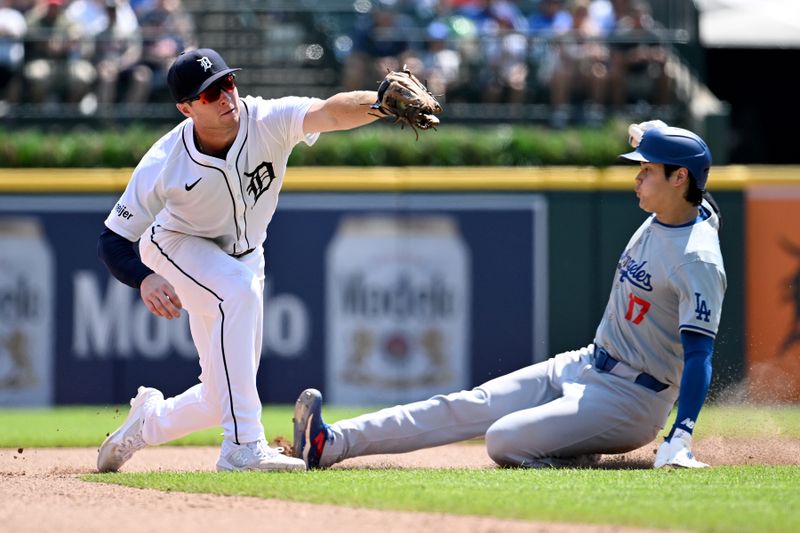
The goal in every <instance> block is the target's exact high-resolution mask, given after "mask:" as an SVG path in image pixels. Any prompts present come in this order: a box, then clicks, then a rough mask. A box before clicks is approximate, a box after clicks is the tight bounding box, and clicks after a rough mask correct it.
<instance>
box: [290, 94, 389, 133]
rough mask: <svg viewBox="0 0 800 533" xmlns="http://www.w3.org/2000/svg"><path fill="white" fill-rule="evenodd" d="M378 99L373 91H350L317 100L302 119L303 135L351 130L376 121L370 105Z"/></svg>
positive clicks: (376, 117) (376, 118)
mask: <svg viewBox="0 0 800 533" xmlns="http://www.w3.org/2000/svg"><path fill="white" fill-rule="evenodd" d="M377 97H378V93H377V92H375V91H350V92H342V93H338V94H335V95H333V96H331V97H330V98H328V99H327V100H317V101H315V102H314V103H312V104H311V107H309V108H308V111H307V112H306V115H305V118H304V119H303V133H305V134H308V133H324V132H326V131H339V130H351V129H353V128H358V127H359V126H364V125H366V124H369V123H370V122H374V121H376V120H378V118H379V117H378V116H376V115H375V114H374V111H372V110H371V109H370V105H372V103H373V102H374V101H375V99H376V98H377Z"/></svg>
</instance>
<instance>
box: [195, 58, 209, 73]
mask: <svg viewBox="0 0 800 533" xmlns="http://www.w3.org/2000/svg"><path fill="white" fill-rule="evenodd" d="M197 62H198V63H200V66H201V67H203V72H205V71H207V70H208V69H210V68H211V60H210V59H209V58H207V57H206V56H203V57H201V58H200V59H198V60H197Z"/></svg>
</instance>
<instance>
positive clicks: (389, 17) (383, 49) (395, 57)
mask: <svg viewBox="0 0 800 533" xmlns="http://www.w3.org/2000/svg"><path fill="white" fill-rule="evenodd" d="M414 27H415V26H414V23H413V21H411V20H410V18H409V17H408V16H406V15H404V14H402V13H400V12H399V8H398V7H397V6H396V5H395V2H391V1H390V0H378V1H376V2H375V3H374V4H373V6H372V9H371V11H370V13H368V14H366V15H365V16H362V17H360V18H359V19H358V21H357V22H356V27H355V32H354V34H353V36H352V38H353V50H352V52H351V54H350V56H348V58H347V61H346V63H345V68H344V82H343V85H344V88H345V90H346V91H351V90H357V89H360V88H362V87H369V86H370V85H372V84H375V83H376V82H377V81H378V80H382V79H383V78H384V76H386V71H387V70H399V69H400V68H402V67H403V64H404V62H405V59H406V55H408V54H409V53H410V52H411V42H410V41H409V36H410V35H412V33H413V29H414Z"/></svg>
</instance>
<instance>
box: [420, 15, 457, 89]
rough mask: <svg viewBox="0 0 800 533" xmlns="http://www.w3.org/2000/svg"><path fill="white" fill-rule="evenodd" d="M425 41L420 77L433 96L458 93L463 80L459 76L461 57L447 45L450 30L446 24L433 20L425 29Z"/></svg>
mask: <svg viewBox="0 0 800 533" xmlns="http://www.w3.org/2000/svg"><path fill="white" fill-rule="evenodd" d="M426 33H427V41H426V43H425V50H424V51H423V52H422V57H421V60H422V68H423V72H422V73H421V75H420V78H421V79H424V80H425V81H426V83H427V84H428V89H429V90H430V91H431V92H432V93H433V94H435V95H437V96H439V95H446V96H447V97H448V98H449V96H450V95H451V94H453V93H458V91H459V89H460V88H461V85H462V83H463V79H462V76H461V55H460V54H459V53H458V52H457V51H456V50H453V49H452V48H451V47H449V45H448V39H449V37H450V28H449V27H448V26H447V24H446V23H444V22H442V21H439V20H435V21H433V22H431V23H430V24H428V27H427V29H426Z"/></svg>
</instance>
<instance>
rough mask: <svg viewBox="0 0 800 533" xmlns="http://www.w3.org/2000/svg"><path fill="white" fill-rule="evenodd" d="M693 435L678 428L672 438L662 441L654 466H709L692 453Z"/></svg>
mask: <svg viewBox="0 0 800 533" xmlns="http://www.w3.org/2000/svg"><path fill="white" fill-rule="evenodd" d="M691 446H692V435H691V434H690V433H687V432H686V431H683V430H682V429H676V430H675V431H674V432H673V434H672V438H671V439H670V440H666V441H664V442H662V443H661V446H659V447H658V452H656V460H655V464H653V467H654V468H665V467H666V468H708V465H707V464H706V463H701V462H700V461H698V460H697V459H695V457H694V454H693V453H692V448H691Z"/></svg>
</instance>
